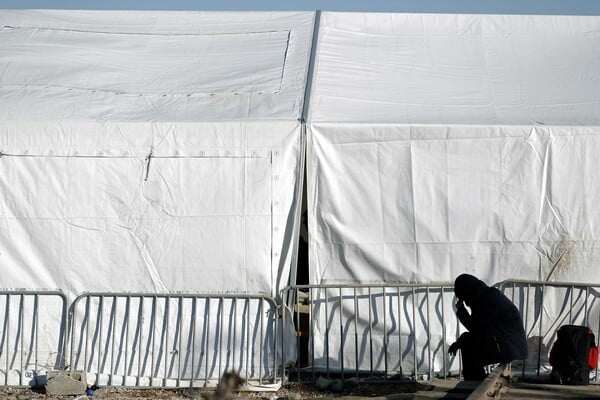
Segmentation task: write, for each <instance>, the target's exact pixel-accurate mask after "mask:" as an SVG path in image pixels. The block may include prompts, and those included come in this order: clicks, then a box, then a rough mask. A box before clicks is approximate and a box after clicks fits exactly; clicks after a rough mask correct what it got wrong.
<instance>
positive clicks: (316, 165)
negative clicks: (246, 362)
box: [307, 13, 600, 376]
mask: <svg viewBox="0 0 600 400" xmlns="http://www.w3.org/2000/svg"><path fill="white" fill-rule="evenodd" d="M599 32H600V18H598V17H565V16H494V15H489V16H483V15H403V14H343V13H323V14H322V15H321V20H320V24H319V30H318V41H317V44H316V48H315V50H314V51H315V62H314V66H313V71H314V74H313V79H312V85H311V98H310V107H309V112H308V117H307V132H308V142H307V143H308V146H307V154H308V156H307V168H308V178H307V179H308V182H307V187H308V203H309V204H308V209H309V212H308V214H309V218H308V220H309V224H310V226H309V231H310V233H311V241H310V268H311V273H310V279H311V283H313V284H320V285H323V284H330V285H333V286H334V287H335V286H336V285H338V287H341V285H344V284H350V285H356V284H357V283H363V284H368V283H380V282H386V283H388V284H389V285H390V286H392V285H393V284H394V283H395V282H414V283H421V284H426V283H431V282H452V281H453V280H454V278H455V277H456V276H457V275H459V274H460V273H463V272H468V273H472V274H474V275H477V276H479V277H480V278H482V279H483V280H484V281H486V282H487V283H488V284H494V283H497V282H499V281H502V280H506V279H509V278H511V279H515V278H516V279H529V280H539V281H550V282H580V283H590V282H594V283H600V278H599V275H598V274H597V272H596V271H597V269H598V260H600V246H599V244H600V242H599V241H598V240H599V239H600V213H598V212H595V199H597V198H599V197H600V179H598V166H597V164H596V162H597V160H598V155H599V154H600V96H598V93H600V34H599ZM357 293H359V295H360V296H359V297H358V298H357ZM519 293H520V294H521V295H523V296H525V295H524V293H526V296H527V297H523V301H525V302H530V303H529V304H525V305H524V306H523V304H521V306H523V309H524V312H525V313H527V312H528V310H529V313H530V314H532V315H533V318H529V324H527V326H526V329H527V333H528V337H529V339H530V340H531V341H532V343H540V346H539V347H538V345H535V346H533V345H532V346H531V349H530V350H531V351H534V352H535V351H539V352H540V355H541V356H542V357H546V355H547V353H544V354H542V353H543V351H544V350H543V347H544V348H545V346H548V344H549V342H550V340H551V339H552V337H553V335H554V329H556V327H557V326H556V324H557V323H560V322H559V321H566V322H568V321H570V320H571V316H572V315H577V316H578V318H580V321H588V323H590V324H592V326H594V327H595V328H596V326H597V324H598V322H597V321H598V302H597V300H598V299H597V297H596V298H595V300H594V301H595V303H593V304H594V306H593V307H588V303H587V296H588V292H587V291H586V290H583V291H582V292H579V295H578V296H579V297H577V299H578V300H577V302H578V304H577V306H576V308H574V307H573V306H574V304H573V297H571V308H569V302H568V294H569V292H568V291H567V292H566V293H567V297H566V298H565V297H564V295H565V291H562V292H560V293H556V297H555V298H551V297H550V296H548V295H547V296H546V298H545V299H544V304H543V306H542V307H540V302H541V298H540V295H539V294H540V293H539V292H538V293H537V294H536V295H532V297H531V298H529V292H528V291H526V290H522V291H521V292H518V293H517V295H518V294H519ZM318 295H319V296H318V299H317V300H315V301H316V302H317V306H316V307H318V311H319V312H315V314H316V315H315V319H316V322H315V323H314V330H313V345H314V354H312V357H313V359H314V360H315V364H316V366H317V367H322V368H328V369H332V368H333V369H336V368H347V369H350V370H351V371H353V370H354V369H355V368H356V369H361V370H366V371H369V370H371V371H372V370H373V369H375V370H378V371H383V370H385V371H386V372H387V371H411V373H413V374H415V375H417V374H421V373H423V374H431V373H439V372H440V371H447V370H450V369H457V368H458V360H456V359H454V361H452V360H449V359H448V358H447V357H446V353H445V349H447V348H448V346H449V344H450V343H452V341H453V340H454V337H455V335H456V334H457V331H458V330H459V328H458V325H457V322H456V320H455V318H454V315H453V312H452V306H453V298H452V293H451V291H450V292H449V293H447V294H445V295H444V294H441V292H440V291H438V294H437V295H436V296H437V297H433V296H429V295H428V294H427V292H424V293H423V294H421V295H415V294H414V293H411V290H407V291H405V292H402V291H401V290H400V289H398V290H397V291H396V289H392V290H388V291H387V292H386V290H385V289H383V290H382V289H377V290H371V289H359V290H358V291H357V290H354V291H353V290H351V289H350V290H343V289H338V288H331V289H327V290H324V291H320V292H318ZM571 295H572V296H573V292H571ZM430 297H431V298H432V299H431V301H430ZM565 299H566V300H565ZM582 299H585V300H586V303H585V304H584V303H583V300H582ZM444 304H445V306H444ZM411 307H413V308H412V310H413V312H412V313H411V311H410V310H411ZM415 309H417V311H416V312H415ZM534 310H535V311H534ZM540 310H541V311H540ZM559 316H560V317H561V318H557V317H559ZM530 317H531V315H530ZM582 317H583V318H582ZM555 318H556V319H555ZM586 318H587V319H586ZM531 320H533V322H531ZM542 320H544V321H548V322H543V321H542ZM338 321H339V322H338ZM542 342H544V343H543V346H542V345H541V343H542ZM537 360H538V357H537V354H536V355H535V356H532V357H530V362H532V363H534V364H535V361H537ZM445 363H448V364H447V365H444V364H445ZM413 368H414V372H412V371H413ZM426 376H427V375H426Z"/></svg>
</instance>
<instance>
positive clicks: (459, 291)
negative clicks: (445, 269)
mask: <svg viewBox="0 0 600 400" xmlns="http://www.w3.org/2000/svg"><path fill="white" fill-rule="evenodd" d="M488 287H489V286H488V285H486V284H485V282H483V281H482V280H480V279H478V278H476V277H475V276H473V275H469V274H462V275H459V276H458V278H456V280H455V281H454V294H455V295H456V297H458V299H459V300H462V301H464V302H465V303H467V305H471V304H472V303H473V301H474V300H475V299H477V298H478V297H479V296H481V295H482V294H483V292H485V291H486V290H487V289H488Z"/></svg>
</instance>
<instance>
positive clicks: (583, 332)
mask: <svg viewBox="0 0 600 400" xmlns="http://www.w3.org/2000/svg"><path fill="white" fill-rule="evenodd" d="M556 336H557V339H556V342H555V343H554V345H553V346H552V349H551V350H550V365H551V366H552V373H551V374H550V379H551V380H552V381H553V382H554V383H558V384H564V385H588V384H589V383H590V371H591V370H593V369H596V367H597V366H598V347H597V346H596V343H595V337H594V333H593V332H592V330H591V329H590V328H588V327H586V326H578V325H563V326H561V327H560V328H559V329H558V332H557V333H556Z"/></svg>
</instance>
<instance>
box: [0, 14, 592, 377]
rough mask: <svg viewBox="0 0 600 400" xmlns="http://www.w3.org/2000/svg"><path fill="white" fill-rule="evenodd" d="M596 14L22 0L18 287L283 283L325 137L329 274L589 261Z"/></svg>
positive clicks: (1, 102)
mask: <svg viewBox="0 0 600 400" xmlns="http://www.w3.org/2000/svg"><path fill="white" fill-rule="evenodd" d="M598 32H600V18H597V17H564V16H554V17H550V16H534V17H532V16H476V15H417V14H415V15H404V14H344V13H195V12H90V11H85V12H83V11H2V12H0V154H1V157H0V191H1V193H2V195H1V196H0V265H1V266H2V271H3V272H2V274H0V287H10V288H29V289H44V288H59V289H61V290H62V291H63V292H64V293H65V294H66V295H67V298H68V300H69V301H71V300H73V299H74V298H75V297H76V296H77V295H78V294H80V293H82V292H86V291H90V292H150V293H165V292H171V293H172V292H209V293H266V294H267V295H268V296H271V297H273V298H277V297H278V296H279V295H280V290H281V289H282V288H283V287H284V286H285V285H287V284H288V283H290V282H291V283H293V282H294V277H295V258H296V254H295V253H296V251H297V237H298V230H299V223H298V222H299V212H300V206H301V204H300V202H301V188H302V183H303V182H302V177H303V165H304V150H305V146H306V150H307V158H306V162H307V178H308V181H307V190H308V217H309V218H308V220H309V224H310V226H309V232H310V269H311V270H310V276H311V278H310V279H311V283H313V284H326V283H335V284H343V283H357V282H363V283H367V282H390V281H392V282H399V281H401V282H419V283H426V282H432V281H451V280H452V279H453V278H454V277H455V276H456V275H457V274H458V273H461V272H471V273H474V274H476V275H478V276H480V277H481V278H483V279H484V280H485V281H487V282H488V283H494V282H497V281H500V280H503V279H506V278H509V277H511V278H522V279H536V280H548V281H576V282H589V281H590V276H592V277H593V276H595V274H594V273H595V268H596V261H597V260H598V259H600V248H599V247H598V245H597V243H598V242H597V241H598V237H599V236H600V220H599V218H600V217H599V214H598V213H595V212H594V199H595V198H596V197H598V195H600V183H599V180H598V179H596V175H597V167H596V164H595V162H596V158H597V154H598V152H599V151H600V129H599V128H598V127H599V126H600V112H599V111H600V98H599V97H598V95H597V93H599V92H600V68H599V67H600V51H599V50H600V36H599V34H598ZM305 131H306V137H307V143H305V141H304V134H305ZM341 297H342V296H340V309H341V308H342V307H341ZM399 297H400V296H399V295H398V298H399ZM384 298H385V295H384ZM369 301H370V300H369ZM7 304H8V303H7ZM140 304H141V303H140ZM195 304H196V303H194V306H195ZM0 307H3V306H2V304H0ZM102 307H103V306H99V307H98V308H99V309H100V310H102ZM104 307H106V305H104ZM165 307H166V306H165ZM221 307H222V308H221V311H220V312H221V314H220V315H221V318H222V316H223V313H224V311H223V309H224V307H225V306H224V305H221ZM396 307H397V308H396V309H394V308H393V307H390V308H388V309H387V311H384V312H387V313H389V314H396V315H400V314H401V312H400V310H399V309H398V308H399V307H400V303H398V306H396ZM139 308H140V310H141V309H142V308H143V307H142V306H141V305H140V306H139ZM4 309H8V306H4ZM383 309H384V310H386V309H385V307H384V308H383ZM218 312H219V311H217V314H218ZM236 312H237V311H234V312H232V313H231V314H230V317H231V318H232V320H235V319H236V317H238V315H237V314H236ZM335 312H337V311H332V314H330V315H329V318H330V319H331V318H334V319H336V318H337V317H336V316H333V314H334V313H335ZM78 313H79V314H82V315H87V314H84V313H82V312H80V311H78ZM78 313H75V314H76V315H79V314H78ZM210 313H213V314H214V313H215V311H214V309H212V310H211V311H210ZM248 314H249V311H247V314H246V315H248ZM99 315H100V316H101V315H102V312H99ZM127 315H128V317H127V318H129V314H127ZM139 315H140V318H139V320H140V321H143V320H144V318H143V312H142V311H140V313H139ZM337 315H338V316H339V313H338V314H337ZM314 317H315V318H316V319H317V324H316V330H317V332H316V334H315V342H314V345H315V347H314V350H315V357H316V360H317V363H318V362H320V361H319V360H323V357H322V356H324V355H325V354H324V348H323V345H322V343H319V334H322V333H323V331H320V329H322V327H323V324H322V323H321V322H322V319H323V318H325V317H324V316H323V315H316V316H314ZM52 318H57V317H55V316H53V315H51V316H50V320H52ZM334 319H332V320H334ZM84 321H85V326H86V328H85V329H88V331H89V326H91V322H89V321H88V320H87V319H84ZM98 321H102V320H101V318H99V319H98ZM165 321H167V322H168V323H167V322H165V324H164V325H168V324H171V323H173V324H174V326H177V327H179V328H180V330H179V332H181V330H183V328H181V326H182V325H181V321H176V322H172V321H171V320H169V316H168V317H165ZM261 321H262V320H261ZM51 322H52V321H50V322H48V323H49V324H50V323H51ZM54 322H56V321H54ZM413 322H414V321H413ZM45 323H46V322H43V323H42V322H40V323H39V326H40V327H41V328H42V329H37V328H38V326H37V325H38V323H37V322H36V323H35V324H36V325H35V327H36V333H37V332H38V331H39V332H44V335H42V336H44V337H45V338H46V339H47V342H48V343H50V342H52V340H54V339H55V338H54V337H53V335H55V334H54V333H49V332H47V331H44V330H43V328H44V326H45V325H44V324H45ZM177 324H179V325H177ZM140 325H141V322H140ZM191 325H193V328H192V327H191ZM248 325H250V324H249V323H248ZM11 326H12V327H13V328H11V329H17V328H15V326H16V325H14V324H13V325H11ZM81 326H84V324H82V325H81ZM106 326H107V325H103V324H102V323H101V322H98V323H97V326H96V331H97V332H99V333H98V335H96V336H100V337H101V336H102V333H103V332H106V331H103V329H104V330H106V329H107V327H106ZM112 326H113V330H114V325H112ZM409 328H410V326H405V327H404V328H403V329H409ZM413 328H414V325H413ZM430 328H432V329H433V327H430ZM451 328H452V327H451V326H449V327H448V329H451ZM82 329H83V328H82ZM153 329H154V327H152V329H151V330H149V331H147V332H145V333H144V334H145V335H146V336H145V340H146V342H148V343H149V342H150V339H152V346H154V337H155V336H156V335H158V333H155V332H154V331H153ZM187 329H188V331H189V332H190V334H189V337H190V338H191V339H190V343H191V346H188V349H187V351H188V354H189V353H190V348H191V349H192V350H193V349H194V347H193V343H194V339H195V338H196V336H195V334H196V332H195V324H190V326H189V327H188V328H187ZM219 329H220V330H221V332H222V331H223V327H222V326H221V327H220V328H219ZM246 329H247V330H248V332H249V329H250V328H248V327H246ZM369 329H371V328H369ZM373 329H374V331H376V333H377V332H378V331H377V329H379V328H377V327H374V328H373ZM382 329H383V330H384V331H385V330H386V327H385V324H384V326H383V328H382ZM174 330H175V329H174ZM23 332H24V331H21V335H22V336H27V335H26V334H24V333H23ZM32 332H33V331H32ZM93 334H94V329H92V330H91V333H90V332H86V333H85V335H83V334H82V336H81V337H84V336H85V337H86V338H87V337H88V336H87V335H93ZM230 334H231V332H230ZM236 334H237V332H233V333H232V334H231V335H230V336H236ZM386 334H389V332H384V334H383V337H385V335H386ZM394 334H396V332H395V333H394ZM204 335H205V336H203V337H202V340H203V343H205V346H206V349H208V347H209V339H207V337H208V336H209V330H208V328H206V330H205V332H204ZM407 335H408V334H407V333H406V332H401V329H400V327H397V336H398V338H399V340H398V341H399V342H400V344H399V346H402V343H401V342H402V340H405V339H406V337H408V336H407ZM412 335H413V337H416V333H415V332H412ZM31 336H33V335H31ZM142 336H143V335H142V334H140V335H139V343H141V342H142ZM332 336H335V334H332ZM13 337H14V335H13ZM135 339H136V340H137V339H138V337H137V336H136V337H135ZM246 339H248V337H247V336H246ZM254 339H256V338H254ZM254 339H253V340H254ZM337 339H339V338H337ZM43 340H44V339H43V338H42V339H40V341H41V342H42V343H41V347H42V348H45V349H46V350H47V352H48V353H49V358H52V356H53V355H52V345H48V344H47V345H46V347H44V343H43ZM232 340H233V339H232ZM256 340H258V339H256ZM332 340H334V341H335V340H336V338H335V337H332ZM440 340H441V339H440ZM105 343H108V342H105ZM112 343H114V341H113V342H112ZM164 343H165V345H166V343H167V340H166V339H165V340H164ZM215 343H216V342H212V344H211V345H214V348H215V349H216V348H218V345H220V344H221V342H219V343H217V344H218V345H217V344H215ZM21 344H22V343H21ZM97 344H98V346H97V347H98V351H99V352H101V349H100V347H101V343H97ZM169 344H170V345H172V346H173V347H175V346H177V349H175V350H177V352H178V353H182V352H183V349H182V348H180V347H185V346H182V341H181V339H179V341H174V342H172V343H171V342H170V343H169ZM162 345H163V342H162V339H161V342H160V343H159V345H157V346H158V347H157V348H156V350H157V351H161V352H162V351H163V350H164V349H163V347H161V346H162ZM374 345H375V347H377V346H380V345H381V342H379V343H377V342H376V343H375V344H374ZM140 346H141V344H140ZM15 348H16V346H15ZM148 348H150V345H149V347H148ZM440 349H443V347H440ZM85 350H86V351H87V350H88V349H87V345H86V349H85ZM389 350H390V351H391V352H393V350H394V349H393V348H391V347H390V348H389ZM397 350H399V349H397ZM217 351H218V349H217V350H215V352H217ZM172 353H173V352H172ZM192 353H193V351H192ZM207 353H208V350H207ZM173 354H174V353H173ZM215 354H216V353H215ZM54 356H55V355H54ZM3 357H4V358H3V359H0V364H1V365H4V364H2V363H3V362H4V361H6V360H8V357H9V355H7V354H6V355H4V356H3ZM169 357H171V356H169ZM172 357H175V356H172ZM208 357H209V356H208V355H205V358H204V359H202V360H203V362H204V363H205V365H207V364H206V360H208ZM435 357H438V356H434V358H435ZM172 359H173V358H172ZM190 359H191V360H192V361H190V362H189V363H188V360H187V359H186V361H185V362H183V361H181V360H178V361H177V362H179V363H180V364H181V363H184V364H185V363H188V364H191V365H194V362H195V361H194V355H193V354H192V356H191V358H190ZM97 360H98V361H99V360H100V357H97ZM139 360H141V355H140V356H139V357H138V361H139ZM250 361H251V360H250V358H246V359H244V360H240V363H244V362H245V363H249V362H250ZM329 361H330V360H327V363H329ZM331 361H332V364H331V365H336V363H339V362H340V360H339V359H337V360H331ZM389 361H390V363H391V364H390V365H392V367H394V366H393V364H394V363H397V365H399V364H401V363H402V360H389ZM110 362H111V363H112V362H113V360H112V359H111V360H110ZM164 362H165V365H166V364H167V358H164ZM386 363H387V360H386ZM49 364H52V362H51V361H50V362H49ZM140 364H141V361H140ZM350 364H351V363H347V364H346V365H350ZM46 365H48V364H46ZM258 365H262V364H258ZM357 367H359V366H357ZM375 367H377V366H375ZM28 368H31V369H33V370H34V371H35V372H36V373H39V370H40V369H43V368H44V366H40V365H37V364H36V365H35V366H33V367H30V366H29V367H28ZM119 368H120V367H119ZM152 368H153V369H154V365H152ZM436 368H437V366H436ZM165 369H166V368H165ZM258 369H261V368H260V367H259V368H258ZM116 370H118V368H116V369H111V371H110V373H111V374H112V373H117V372H118V373H122V374H123V375H126V374H127V373H129V372H128V371H124V370H122V369H121V370H118V371H116ZM156 370H158V367H157V368H156ZM97 371H98V373H100V371H101V368H100V367H98V369H97ZM192 371H193V368H192ZM206 371H208V368H207V369H206ZM13 372H14V371H13ZM210 372H211V376H213V377H214V376H216V375H217V374H218V372H219V371H217V370H211V371H210ZM261 372H263V371H261ZM7 373H8V372H7ZM18 374H21V371H18ZM166 375H168V374H165V377H164V379H166ZM207 375H208V372H207ZM19 376H21V375H19ZM153 376H154V375H153ZM190 377H191V379H192V380H193V379H194V378H195V377H194V376H193V373H192V374H188V378H190ZM150 384H152V380H151V378H150Z"/></svg>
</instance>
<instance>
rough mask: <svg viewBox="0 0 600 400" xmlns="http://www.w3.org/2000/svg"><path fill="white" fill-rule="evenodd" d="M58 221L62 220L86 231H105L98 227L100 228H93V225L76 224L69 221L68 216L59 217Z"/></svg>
mask: <svg viewBox="0 0 600 400" xmlns="http://www.w3.org/2000/svg"><path fill="white" fill-rule="evenodd" d="M59 220H60V221H62V222H64V223H65V224H67V225H69V226H72V227H75V228H79V229H83V230H86V231H95V232H106V231H105V230H104V229H100V228H95V227H91V226H85V225H81V224H77V223H75V222H73V221H70V220H69V219H68V218H64V217H63V218H59Z"/></svg>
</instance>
